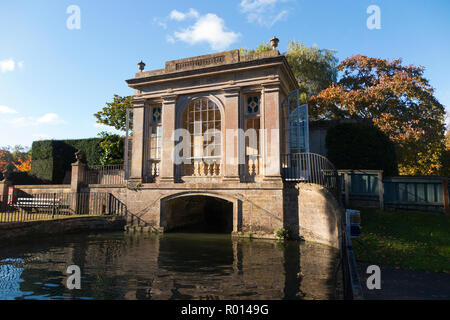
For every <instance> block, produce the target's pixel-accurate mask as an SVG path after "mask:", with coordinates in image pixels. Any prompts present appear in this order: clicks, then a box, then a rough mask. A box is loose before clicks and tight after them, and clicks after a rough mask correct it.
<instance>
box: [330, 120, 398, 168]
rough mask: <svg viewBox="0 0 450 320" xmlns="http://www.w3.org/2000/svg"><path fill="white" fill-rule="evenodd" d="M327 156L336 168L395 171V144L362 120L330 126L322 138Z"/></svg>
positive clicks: (396, 166)
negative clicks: (323, 138) (324, 137)
mask: <svg viewBox="0 0 450 320" xmlns="http://www.w3.org/2000/svg"><path fill="white" fill-rule="evenodd" d="M325 144H326V147H327V157H328V159H329V160H330V161H331V162H332V163H333V164H334V165H335V166H336V168H337V169H371V170H383V174H384V175H387V176H394V175H397V174H398V165H397V156H396V151H395V144H394V143H393V142H392V141H391V140H390V139H389V137H388V136H387V135H386V134H384V133H383V132H382V131H381V130H380V129H378V128H377V127H375V126H374V125H372V124H366V123H341V124H337V125H335V126H333V127H330V128H329V129H328V131H327V136H326V140H325Z"/></svg>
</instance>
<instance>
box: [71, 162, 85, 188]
mask: <svg viewBox="0 0 450 320" xmlns="http://www.w3.org/2000/svg"><path fill="white" fill-rule="evenodd" d="M85 172H86V164H84V163H82V162H80V161H77V162H75V163H72V179H71V181H70V192H78V191H80V185H81V183H83V182H84V181H83V180H84V177H85Z"/></svg>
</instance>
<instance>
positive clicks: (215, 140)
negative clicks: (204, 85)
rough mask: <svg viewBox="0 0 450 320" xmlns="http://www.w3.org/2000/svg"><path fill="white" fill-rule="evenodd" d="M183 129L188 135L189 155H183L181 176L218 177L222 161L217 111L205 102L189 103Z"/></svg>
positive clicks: (200, 99)
mask: <svg viewBox="0 0 450 320" xmlns="http://www.w3.org/2000/svg"><path fill="white" fill-rule="evenodd" d="M182 126H183V128H184V129H186V130H187V131H189V136H190V154H187V155H186V154H185V155H183V156H184V161H185V162H187V163H185V165H184V172H183V175H193V176H218V175H220V164H221V160H222V139H221V130H222V121H221V116H220V110H219V107H218V106H217V105H216V104H215V103H214V102H213V101H211V100H209V99H207V98H198V99H195V100H193V101H192V102H190V103H189V105H188V106H187V107H186V108H185V110H184V112H183V118H182Z"/></svg>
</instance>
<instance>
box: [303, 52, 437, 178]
mask: <svg viewBox="0 0 450 320" xmlns="http://www.w3.org/2000/svg"><path fill="white" fill-rule="evenodd" d="M338 70H339V71H340V72H341V73H342V76H341V77H340V80H339V82H337V83H333V84H332V85H331V86H330V87H329V88H327V89H325V90H323V91H321V92H320V93H319V94H318V95H316V96H314V97H312V98H311V99H310V113H311V114H313V115H314V116H316V117H317V118H320V119H346V118H347V119H351V118H353V119H365V118H368V119H372V121H373V123H374V124H375V125H376V126H377V127H378V128H380V129H381V130H382V131H383V132H384V133H385V134H387V136H388V137H389V138H390V139H391V140H392V141H393V142H395V143H396V147H397V148H396V149H397V156H398V163H399V172H400V174H408V175H430V174H439V173H440V172H441V167H442V164H441V160H440V159H441V156H442V152H443V151H444V148H445V147H444V130H445V127H444V116H445V110H444V106H443V105H442V104H440V103H439V101H438V100H437V99H436V97H435V96H434V90H433V88H432V87H431V86H430V85H429V82H428V80H427V79H426V78H425V77H424V76H423V73H424V68H423V67H416V66H414V65H408V66H405V65H403V64H402V60H401V59H397V60H393V61H389V60H387V59H378V58H370V57H367V56H362V55H356V56H353V57H350V58H347V59H345V60H344V61H342V62H341V63H340V65H339V66H338Z"/></svg>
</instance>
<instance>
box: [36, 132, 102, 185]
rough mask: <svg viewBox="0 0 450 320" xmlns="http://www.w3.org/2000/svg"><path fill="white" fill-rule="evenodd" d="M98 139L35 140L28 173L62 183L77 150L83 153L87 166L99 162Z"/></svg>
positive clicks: (51, 181) (48, 181)
mask: <svg viewBox="0 0 450 320" xmlns="http://www.w3.org/2000/svg"><path fill="white" fill-rule="evenodd" d="M100 141H101V139H100V138H90V139H79V140H44V141H35V142H33V145H32V162H31V172H30V175H31V176H33V177H34V178H36V179H38V180H40V181H42V182H44V183H54V184H60V183H63V180H64V176H65V174H66V172H67V171H70V170H71V164H72V163H74V162H75V152H76V151H77V150H81V151H82V152H83V153H84V154H85V158H86V162H87V164H88V165H89V166H92V165H96V164H99V163H100V158H101V149H100V147H99V144H100Z"/></svg>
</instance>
